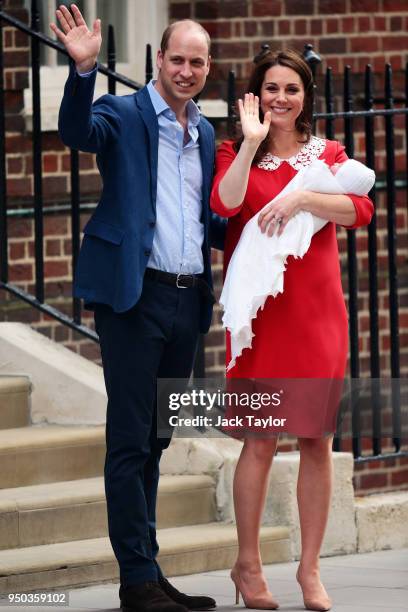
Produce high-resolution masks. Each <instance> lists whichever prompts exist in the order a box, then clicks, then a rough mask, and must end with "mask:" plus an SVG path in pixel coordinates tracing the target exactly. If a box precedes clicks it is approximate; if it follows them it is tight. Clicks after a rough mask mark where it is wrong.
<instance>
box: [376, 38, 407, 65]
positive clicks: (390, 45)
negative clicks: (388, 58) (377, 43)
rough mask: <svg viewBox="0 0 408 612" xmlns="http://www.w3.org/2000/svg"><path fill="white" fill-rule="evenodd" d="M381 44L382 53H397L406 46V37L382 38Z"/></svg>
mask: <svg viewBox="0 0 408 612" xmlns="http://www.w3.org/2000/svg"><path fill="white" fill-rule="evenodd" d="M382 44H383V50H384V51H398V50H401V49H404V48H406V47H407V46H408V36H384V37H383V39H382ZM383 61H384V60H383Z"/></svg>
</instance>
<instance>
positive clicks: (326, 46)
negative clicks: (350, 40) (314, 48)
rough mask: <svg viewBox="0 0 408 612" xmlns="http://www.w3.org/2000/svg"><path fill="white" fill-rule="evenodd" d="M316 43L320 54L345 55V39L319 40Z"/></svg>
mask: <svg viewBox="0 0 408 612" xmlns="http://www.w3.org/2000/svg"><path fill="white" fill-rule="evenodd" d="M318 42H319V51H320V53H326V54H329V53H335V54H338V53H346V49H347V47H346V45H347V40H346V39H345V38H320V39H319V41H318Z"/></svg>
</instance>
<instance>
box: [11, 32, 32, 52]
mask: <svg viewBox="0 0 408 612" xmlns="http://www.w3.org/2000/svg"><path fill="white" fill-rule="evenodd" d="M14 45H15V46H16V47H19V48H21V47H27V48H29V47H30V39H29V38H28V36H27V34H25V33H24V32H21V31H20V30H15V32H14Z"/></svg>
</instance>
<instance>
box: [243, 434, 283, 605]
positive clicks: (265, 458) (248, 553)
mask: <svg viewBox="0 0 408 612" xmlns="http://www.w3.org/2000/svg"><path fill="white" fill-rule="evenodd" d="M277 443H278V438H277V437H276V438H268V439H256V438H247V439H246V440H245V442H244V446H243V448H242V452H241V455H240V458H239V461H238V464H237V468H236V471H235V477H234V507H235V518H236V523H237V532H238V546H239V552H238V558H237V561H236V563H235V566H234V568H233V570H232V577H233V579H234V582H236V581H239V584H240V586H241V587H242V589H240V590H241V592H242V594H243V596H244V598H245V599H247V600H248V601H250V600H251V598H253V597H262V596H264V597H268V596H269V597H270V598H271V595H270V593H269V591H268V587H267V584H266V581H265V579H264V578H263V575H262V561H261V554H260V546H259V530H260V526H261V517H262V512H263V509H264V505H265V498H266V492H267V489H268V477H269V470H270V467H271V464H272V460H273V456H274V454H275V452H276V447H277ZM245 595H246V597H245Z"/></svg>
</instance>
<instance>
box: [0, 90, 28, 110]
mask: <svg viewBox="0 0 408 612" xmlns="http://www.w3.org/2000/svg"><path fill="white" fill-rule="evenodd" d="M4 103H5V107H6V110H7V113H19V112H20V111H22V110H23V108H24V95H23V92H22V91H6V92H5V96H4Z"/></svg>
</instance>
